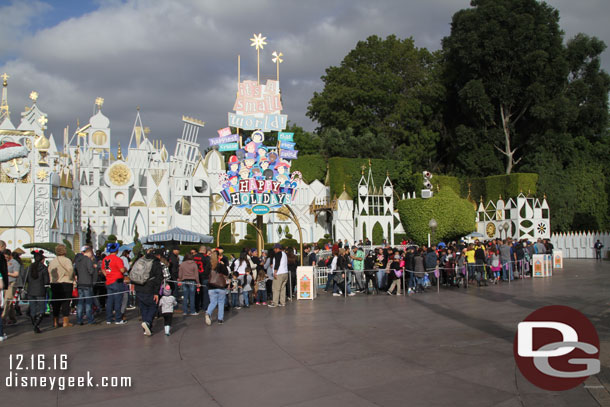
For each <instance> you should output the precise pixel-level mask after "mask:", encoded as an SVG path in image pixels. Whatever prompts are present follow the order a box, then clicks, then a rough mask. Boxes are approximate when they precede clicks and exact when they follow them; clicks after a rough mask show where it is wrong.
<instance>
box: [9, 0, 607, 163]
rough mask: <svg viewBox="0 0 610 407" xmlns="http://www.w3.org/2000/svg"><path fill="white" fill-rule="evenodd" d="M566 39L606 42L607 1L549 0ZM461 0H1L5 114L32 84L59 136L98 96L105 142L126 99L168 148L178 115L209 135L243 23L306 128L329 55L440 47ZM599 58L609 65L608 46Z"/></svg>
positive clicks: (128, 111) (244, 74) (249, 72)
mask: <svg viewBox="0 0 610 407" xmlns="http://www.w3.org/2000/svg"><path fill="white" fill-rule="evenodd" d="M547 3H548V4H550V5H551V6H553V7H555V8H557V9H558V10H559V12H560V25H561V28H562V29H563V30H564V31H565V34H566V35H565V38H566V39H569V38H571V37H573V36H574V35H575V34H577V33H579V32H584V33H585V34H588V35H591V36H596V37H598V38H600V39H601V40H603V41H604V42H605V43H606V44H610V25H609V24H608V23H607V19H608V17H609V16H610V2H609V1H607V0H580V1H573V0H550V1H548V2H547ZM467 7H469V1H467V0H419V1H417V0H409V1H405V0H378V1H374V2H371V1H365V0H309V1H306V2H305V1H296V0H239V1H237V0H180V1H178V0H123V1H120V0H96V1H87V0H65V1H64V0H53V1H51V0H47V1H41V0H13V1H6V0H0V72H6V73H8V74H9V75H10V78H9V88H8V89H9V104H10V107H11V119H12V121H13V123H14V124H15V126H17V125H18V124H19V121H20V112H22V111H23V110H24V106H26V105H30V104H31V102H30V101H29V99H28V96H29V94H30V92H31V91H32V90H35V91H37V92H38V93H39V98H38V106H39V108H40V109H41V110H42V111H44V112H45V113H47V114H48V118H49V123H48V128H49V130H48V131H49V132H51V133H53V134H54V136H55V140H56V141H57V143H58V144H61V141H62V134H63V129H64V127H66V126H70V129H71V132H72V131H73V130H74V129H75V126H76V122H77V119H80V123H81V124H83V123H87V121H88V119H89V117H90V116H91V115H92V114H93V113H94V109H95V105H94V101H95V99H96V97H98V96H99V97H102V98H104V105H103V108H102V111H103V113H104V114H105V115H106V116H107V117H108V118H109V119H110V123H111V129H112V133H111V134H112V143H113V145H116V142H117V141H121V144H122V145H125V144H127V142H128V141H129V137H130V134H131V130H132V127H133V124H134V120H135V115H136V109H137V107H140V114H141V118H142V121H143V124H144V126H147V127H150V129H151V132H150V134H149V137H150V138H152V139H161V140H163V141H164V143H165V144H166V145H167V148H168V150H169V151H170V153H171V152H173V149H174V146H175V139H176V138H177V137H179V136H180V134H181V132H182V115H187V116H191V117H194V118H197V119H200V120H203V121H205V122H206V127H205V129H204V130H205V131H203V132H200V133H199V143H200V144H201V146H202V149H204V148H206V147H207V146H208V142H207V140H206V139H207V138H210V137H215V136H216V135H217V134H216V130H218V129H219V128H222V127H226V126H227V112H229V111H231V110H232V107H233V103H234V99H235V93H236V90H237V55H238V54H239V55H241V78H242V80H244V79H256V51H255V49H254V48H253V47H251V46H250V43H251V42H250V38H252V36H253V34H258V33H262V34H263V36H265V37H266V38H267V39H266V42H267V45H265V47H264V49H263V50H261V55H260V57H261V78H262V79H267V78H269V79H272V78H274V77H275V64H274V63H273V62H272V61H271V59H272V58H273V57H272V52H273V51H280V52H282V53H283V55H284V57H283V60H284V61H283V63H282V64H281V65H280V87H281V90H282V102H283V106H284V111H283V113H285V114H287V115H288V119H289V120H290V121H291V122H293V123H296V124H298V125H300V126H302V127H304V128H305V129H306V130H313V129H314V128H315V127H316V124H315V123H313V122H311V121H310V120H309V118H307V116H306V112H307V104H308V102H309V100H310V99H311V97H312V95H313V93H314V92H315V91H321V90H322V87H323V83H322V81H321V79H320V77H321V76H322V75H324V72H325V69H326V68H328V67H329V66H333V65H339V64H340V62H341V60H342V59H343V58H344V56H345V55H346V54H347V53H348V52H349V51H350V50H351V49H353V48H354V47H355V45H356V43H357V42H358V41H360V40H365V39H366V38H367V37H368V36H370V35H379V36H382V37H385V36H387V35H390V34H396V35H397V36H398V37H399V38H407V37H413V39H414V41H415V44H416V46H418V47H426V48H428V49H429V50H436V49H439V48H440V44H441V39H442V38H443V37H444V36H446V35H448V34H449V31H450V23H451V17H452V15H453V14H454V13H455V12H456V11H458V10H459V9H462V8H467ZM602 58H603V60H602V66H603V68H604V69H605V70H606V71H610V52H609V51H606V52H604V54H603V56H602Z"/></svg>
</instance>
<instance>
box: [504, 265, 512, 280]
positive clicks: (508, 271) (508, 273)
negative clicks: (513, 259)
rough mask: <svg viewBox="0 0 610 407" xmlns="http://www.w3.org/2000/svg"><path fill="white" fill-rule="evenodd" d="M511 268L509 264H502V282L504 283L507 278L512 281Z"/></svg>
mask: <svg viewBox="0 0 610 407" xmlns="http://www.w3.org/2000/svg"><path fill="white" fill-rule="evenodd" d="M511 269H512V267H511V264H510V262H506V261H505V262H502V280H504V281H506V280H508V278H510V279H511V280H512V279H513V273H512V270H511Z"/></svg>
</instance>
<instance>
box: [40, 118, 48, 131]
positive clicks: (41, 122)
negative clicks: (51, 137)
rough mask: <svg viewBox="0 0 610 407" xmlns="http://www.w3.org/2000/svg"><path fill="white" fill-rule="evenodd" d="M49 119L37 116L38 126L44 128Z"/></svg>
mask: <svg viewBox="0 0 610 407" xmlns="http://www.w3.org/2000/svg"><path fill="white" fill-rule="evenodd" d="M48 121H49V119H47V117H46V116H40V117H39V118H38V123H40V127H42V128H44V127H45V126H46V125H47V122H48Z"/></svg>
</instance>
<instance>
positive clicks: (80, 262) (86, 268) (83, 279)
mask: <svg viewBox="0 0 610 407" xmlns="http://www.w3.org/2000/svg"><path fill="white" fill-rule="evenodd" d="M74 272H75V273H76V277H77V286H78V287H80V288H91V287H93V285H94V284H95V283H96V281H97V273H96V272H95V270H94V268H93V261H91V259H90V258H89V257H87V256H85V255H84V254H82V253H78V254H77V255H76V257H74Z"/></svg>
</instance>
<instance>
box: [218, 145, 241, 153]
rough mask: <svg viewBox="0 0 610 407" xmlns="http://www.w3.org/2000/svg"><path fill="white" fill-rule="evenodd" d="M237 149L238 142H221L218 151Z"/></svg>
mask: <svg viewBox="0 0 610 407" xmlns="http://www.w3.org/2000/svg"><path fill="white" fill-rule="evenodd" d="M237 149H239V144H238V143H226V144H221V145H220V146H219V147H218V151H235V150H237Z"/></svg>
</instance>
